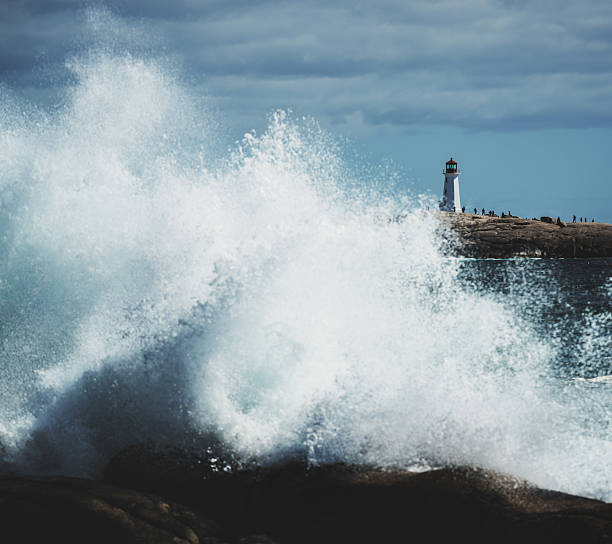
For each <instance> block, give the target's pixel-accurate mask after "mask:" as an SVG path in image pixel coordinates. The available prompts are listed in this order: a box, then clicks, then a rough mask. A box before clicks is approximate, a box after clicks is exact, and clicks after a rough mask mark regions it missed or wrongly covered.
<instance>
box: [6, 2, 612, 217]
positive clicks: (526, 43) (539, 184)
mask: <svg viewBox="0 0 612 544" xmlns="http://www.w3.org/2000/svg"><path fill="white" fill-rule="evenodd" d="M100 8H102V9H103V11H102V12H98V14H99V13H102V14H104V13H107V14H108V17H109V18H110V20H112V21H113V25H112V28H113V29H112V32H113V33H114V34H115V36H113V39H114V40H115V41H116V42H118V43H122V41H123V42H125V46H126V47H136V48H139V47H140V48H143V47H144V48H146V47H149V48H152V49H156V50H159V51H163V54H164V55H165V57H166V58H169V59H173V62H175V63H176V65H177V66H178V67H179V68H178V70H179V72H180V73H181V77H182V78H184V80H185V81H187V82H189V85H191V86H193V87H194V88H196V89H198V90H200V91H201V92H202V93H205V94H206V95H207V96H208V97H210V100H211V101H212V102H214V103H215V104H216V105H217V107H218V108H219V110H220V111H221V112H222V113H223V116H224V118H225V120H226V124H227V126H228V129H227V130H228V133H229V139H231V138H238V137H240V135H241V134H243V133H245V132H247V131H249V130H251V129H256V130H258V131H259V130H261V129H262V128H264V127H265V124H266V119H267V116H268V114H269V113H270V112H272V111H274V110H276V109H278V108H288V109H291V110H292V111H293V112H294V113H296V114H298V115H308V116H312V117H314V118H315V119H317V120H318V121H319V123H320V124H321V125H322V126H323V127H324V128H325V129H327V130H329V131H331V132H332V133H334V134H337V135H338V136H341V137H345V138H348V139H350V141H351V142H352V145H354V147H355V149H357V150H358V151H359V152H360V153H363V154H364V156H367V157H369V158H370V157H371V159H370V160H372V161H374V162H376V161H388V162H391V163H392V164H393V165H394V167H395V168H397V170H398V172H399V173H400V176H401V178H402V179H403V180H404V184H405V187H406V189H407V190H411V191H412V192H416V193H424V192H429V193H432V194H434V195H440V194H441V192H442V186H443V176H442V168H443V165H444V162H445V161H446V160H448V158H449V157H450V156H453V157H454V158H455V159H456V160H457V161H458V162H459V167H460V169H461V170H462V175H461V178H460V180H461V196H462V202H463V203H464V204H465V205H466V206H467V207H468V209H472V208H473V207H477V208H478V209H481V208H482V207H484V208H486V209H487V210H488V209H494V210H495V211H497V212H498V213H500V212H501V211H504V210H505V211H508V210H509V211H511V212H512V213H513V214H514V215H521V216H523V217H540V216H541V215H551V216H561V218H563V219H566V220H567V219H571V218H572V215H573V214H576V215H577V216H579V217H580V216H584V217H588V218H589V219H591V218H595V220H597V221H607V222H612V175H611V173H610V172H611V171H612V169H610V168H608V162H610V161H611V159H612V158H611V157H610V152H611V151H612V2H610V0H582V1H581V2H576V1H575V0H572V1H566V0H538V1H527V0H462V1H458V0H454V1H451V0H414V1H408V0H377V1H370V2H363V1H359V0H351V1H349V0H338V1H333V0H331V1H330V0H328V1H316V0H315V1H305V0H304V1H300V2H298V1H292V0H287V1H272V0H210V1H207V0H203V1H196V0H173V1H172V2H168V1H167V0H133V1H128V0H109V1H107V2H105V3H103V4H102V3H98V2H92V1H89V2H83V1H76V0H74V1H73V0H22V1H17V0H3V1H2V3H1V4H0V92H3V91H6V89H11V92H17V93H23V94H24V95H25V96H27V97H29V99H30V100H32V101H34V102H36V101H40V102H43V103H44V102H45V101H46V100H47V101H48V100H51V98H50V97H52V96H54V93H55V94H56V93H58V92H61V88H62V87H63V86H64V85H68V84H69V81H68V80H67V79H66V80H64V79H62V77H57V76H54V77H49V74H58V73H59V74H61V70H62V67H63V66H64V64H65V61H66V58H67V57H68V56H69V55H71V54H74V52H75V51H78V50H79V49H80V48H83V47H86V45H87V43H88V41H91V40H95V39H99V38H100V36H97V37H96V36H95V34H96V32H102V33H108V32H109V26H108V25H102V26H101V27H100V28H99V29H96V28H95V25H94V27H92V25H91V17H90V15H88V14H91V10H92V9H100ZM104 10H106V11H104ZM139 34H140V38H139V39H134V36H138V35H139ZM143 37H145V38H146V39H143ZM144 43H146V44H147V45H146V46H144V45H143V44H144Z"/></svg>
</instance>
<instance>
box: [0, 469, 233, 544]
mask: <svg viewBox="0 0 612 544" xmlns="http://www.w3.org/2000/svg"><path fill="white" fill-rule="evenodd" d="M0 535H1V536H0V539H1V541H2V542H7V543H8V542H11V543H12V542H15V543H17V542H19V543H30V542H36V543H38V542H45V543H46V542H49V543H58V542H62V543H73V542H74V543H76V542H82V543H85V542H87V543H96V544H97V543H100V544H102V543H104V544H110V543H132V542H151V543H159V544H162V543H176V544H178V543H185V544H186V543H191V544H196V543H201V542H207V543H209V544H216V543H219V544H220V543H221V542H223V539H221V538H219V537H220V535H221V531H220V529H219V527H218V526H217V525H216V524H215V523H214V522H212V521H210V520H209V519H207V518H206V517H205V516H203V515H201V514H196V513H195V512H194V511H193V510H191V509H189V508H186V507H184V506H181V505H178V504H175V503H172V502H167V501H166V500H164V499H162V498H160V497H158V496H154V495H151V494H147V493H142V492H138V491H131V490H127V489H122V488H120V487H116V486H111V485H108V484H104V483H102V482H95V481H92V480H83V479H78V478H63V477H55V478H34V477H15V478H3V479H0Z"/></svg>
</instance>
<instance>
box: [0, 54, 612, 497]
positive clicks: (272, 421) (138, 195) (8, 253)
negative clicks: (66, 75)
mask: <svg viewBox="0 0 612 544" xmlns="http://www.w3.org/2000/svg"><path fill="white" fill-rule="evenodd" d="M69 68H70V69H71V70H72V73H73V77H74V86H73V87H72V88H71V89H70V90H69V91H67V95H66V97H65V104H64V106H63V107H62V108H60V109H59V110H57V111H53V112H43V111H38V110H36V109H35V108H32V107H29V106H27V105H25V104H24V105H23V106H22V105H21V104H20V102H19V100H17V101H16V99H11V100H9V99H3V101H2V104H1V105H0V112H1V115H0V127H1V133H0V144H1V145H0V165H1V166H2V179H1V180H0V197H1V199H2V205H1V206H2V207H1V210H0V220H1V224H2V228H3V234H2V240H1V244H2V246H1V247H2V254H3V260H2V264H1V268H0V294H1V298H0V305H1V306H0V312H1V315H2V324H1V328H0V334H1V335H2V352H1V353H0V357H1V366H0V400H1V407H2V408H1V410H0V434H1V436H0V440H1V441H2V443H3V446H4V455H5V461H6V462H7V463H10V467H11V470H14V469H15V467H17V468H18V470H21V471H24V472H36V471H37V472H47V473H54V472H55V473H57V472H62V473H66V474H80V475H90V476H91V475H96V474H98V473H99V471H100V470H101V468H102V467H103V466H104V464H105V463H106V462H107V461H108V459H109V457H110V456H112V455H113V454H114V453H116V452H117V451H119V450H120V449H121V448H123V447H125V446H128V445H130V444H133V443H136V442H142V441H154V442H156V443H162V444H169V445H176V446H179V447H192V448H196V449H197V448H203V447H205V444H206V439H207V436H209V435H210V433H213V434H215V435H216V436H219V437H221V438H222V440H223V441H224V442H225V443H226V444H227V445H228V447H231V448H233V449H234V450H235V451H237V452H238V453H239V454H240V455H242V456H243V457H244V458H249V459H256V460H258V461H259V462H261V463H266V462H270V461H271V460H274V459H278V458H282V457H284V456H287V455H295V454H296V453H298V454H300V455H305V456H307V457H308V459H309V461H310V462H311V463H326V462H332V461H345V462H350V463H367V464H374V465H378V466H383V467H384V466H399V467H406V468H411V467H412V468H414V467H420V468H422V467H428V466H430V467H431V466H440V465H445V464H455V463H459V464H470V465H478V466H485V467H491V468H495V469H498V470H502V471H506V472H510V473H513V474H516V475H519V476H524V477H527V478H529V479H531V480H532V481H534V482H535V483H539V484H541V485H545V486H548V487H552V488H556V489H562V490H565V491H570V492H575V493H581V494H586V495H592V496H599V497H605V498H610V489H612V485H611V482H612V467H611V463H610V459H612V442H611V441H610V413H611V409H610V403H609V401H610V394H611V392H610V389H605V388H604V387H599V388H598V389H597V390H596V391H590V390H588V389H587V388H585V387H584V384H582V385H580V384H577V383H576V382H572V381H568V380H565V379H562V378H559V377H558V376H557V375H555V373H554V372H553V371H552V370H551V369H552V368H554V364H555V361H556V359H557V357H558V356H559V343H558V342H557V341H553V340H554V339H553V340H551V338H549V337H548V336H546V335H543V334H541V332H540V331H539V330H538V328H537V327H536V326H535V324H534V322H533V320H532V319H531V316H530V315H529V314H524V313H522V312H520V311H518V310H519V308H520V306H521V304H518V303H517V302H516V301H517V300H518V299H519V298H520V295H519V294H517V293H508V294H507V295H505V296H494V295H493V294H492V293H490V292H489V291H486V290H484V289H480V288H479V287H478V282H477V281H476V282H467V281H465V280H464V279H462V277H461V274H460V270H461V266H462V263H461V261H459V260H457V259H454V258H452V257H450V256H449V252H448V251H447V249H448V248H447V247H446V246H445V242H444V241H443V240H445V237H443V236H441V235H440V229H441V226H440V224H439V222H438V221H437V219H436V216H435V215H434V214H432V213H430V212H428V211H427V210H425V209H422V208H421V207H419V206H418V205H417V203H416V202H414V201H411V200H409V199H408V198H406V197H399V196H397V195H394V194H393V193H392V192H388V191H387V192H385V191H380V190H373V189H372V186H373V185H376V184H369V183H367V181H368V180H362V179H359V177H358V175H357V174H356V173H355V172H356V171H357V170H358V169H356V168H353V166H352V165H351V164H347V163H346V162H344V161H343V160H342V158H341V150H340V148H339V147H338V145H337V143H336V142H335V140H334V139H333V138H332V137H330V136H329V135H328V134H326V133H325V132H324V131H322V130H321V129H320V128H318V126H317V125H316V123H314V122H313V121H311V120H307V119H301V118H296V117H293V116H292V115H290V114H288V113H286V112H275V113H273V114H272V115H271V116H270V121H269V126H268V128H267V130H266V131H265V132H264V133H263V134H261V135H257V134H255V133H249V134H248V135H246V136H245V138H244V140H243V141H242V142H241V143H240V144H238V145H237V146H236V147H235V148H234V149H232V150H231V151H230V152H229V153H228V155H227V156H226V157H221V158H219V157H216V156H214V155H213V154H212V153H211V151H210V148H211V146H210V145H209V140H211V139H214V138H215V133H214V132H215V127H216V124H215V123H214V122H212V121H211V122H210V123H208V121H207V119H208V118H207V115H209V113H208V112H207V111H206V108H205V107H202V106H201V103H200V102H199V101H198V99H197V98H196V97H194V95H193V94H192V92H191V91H190V90H189V88H188V87H186V86H185V85H183V84H182V83H181V82H180V80H179V79H177V77H176V76H174V75H172V74H171V73H169V72H167V71H166V70H165V68H164V64H163V63H161V64H160V63H158V62H156V61H155V60H152V59H149V58H144V57H135V56H133V55H130V54H127V53H125V54H122V53H118V52H116V51H114V52H112V53H109V52H108V51H92V52H88V53H87V54H86V55H83V56H82V57H79V58H75V59H72V60H71V61H70V63H69ZM23 112H29V113H23ZM377 181H378V185H379V186H380V182H381V180H377ZM382 181H384V180H382ZM516 282H518V283H517V285H519V286H518V287H517V291H519V292H521V293H525V292H526V291H527V290H528V285H526V284H525V283H524V282H523V283H521V281H520V280H519V279H517V280H516ZM553 290H554V286H550V292H552V291H553ZM596 322H597V323H599V324H601V323H604V325H605V320H604V321H602V319H601V318H599V319H598V320H596ZM594 323H595V321H594ZM587 326H588V321H587ZM606 334H607V332H606V329H605V327H604V330H603V331H602V330H601V327H600V329H597V328H596V327H594V328H593V329H591V330H590V331H588V333H585V335H584V336H583V337H584V338H585V339H586V338H589V340H588V342H587V341H586V340H585V341H584V342H583V343H582V344H581V348H580V349H581V350H583V351H584V355H583V356H584V357H585V358H588V357H589V352H588V350H589V347H588V346H589V345H595V344H596V343H597V338H602V337H603V338H605V335H606ZM602 335H603V336H602ZM599 342H600V343H601V342H605V341H604V340H600V341H599ZM590 385H592V384H590Z"/></svg>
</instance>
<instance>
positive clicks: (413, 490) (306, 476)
mask: <svg viewBox="0 0 612 544" xmlns="http://www.w3.org/2000/svg"><path fill="white" fill-rule="evenodd" d="M184 460H185V457H184V456H181V455H179V454H177V452H170V453H167V454H163V453H159V452H152V451H150V450H146V449H142V448H133V449H131V450H127V451H125V452H123V453H122V454H121V455H119V456H117V457H116V458H115V459H114V460H113V461H112V462H111V463H110V465H109V466H108V469H107V472H106V480H107V481H108V482H112V483H115V484H117V485H123V486H128V487H133V488H136V489H142V490H146V491H149V492H155V493H158V494H160V495H162V496H167V497H170V498H172V499H173V500H176V501H177V502H182V503H185V504H188V505H190V507H192V508H194V509H196V510H198V511H200V512H203V513H205V514H206V516H208V517H210V518H212V519H214V520H215V521H216V522H217V523H219V525H220V526H222V527H224V528H225V530H226V531H227V534H228V538H233V539H236V540H237V541H239V539H240V538H241V535H248V534H256V533H257V534H265V535H268V537H270V538H271V539H273V540H274V541H276V542H279V543H300V544H301V543H314V542H320V543H339V542H353V543H354V542H358V543H361V542H363V543H366V542H368V543H373V542H376V543H378V542H415V541H416V542H478V543H479V542H483V543H484V542H487V543H491V542H496V543H499V542H502V543H504V542H522V543H524V542H534V543H535V542H538V543H542V542H581V543H595V542H598V543H602V542H612V504H606V503H602V502H600V501H596V500H591V499H586V498H581V497H576V496H572V495H567V494H564V493H557V492H553V491H546V490H542V489H538V488H535V487H532V486H530V485H528V484H527V483H526V482H524V481H520V480H517V479H514V478H511V477H508V476H504V475H501V474H498V473H495V472H492V471H486V470H480V469H472V468H466V467H460V468H448V469H442V470H435V471H429V472H424V473H410V472H406V471H380V470H374V469H365V468H356V467H349V466H345V465H331V466H322V467H315V468H308V467H307V466H306V465H305V464H304V463H301V462H293V463H288V464H285V465H283V466H276V467H270V468H250V469H249V468H246V469H242V470H238V471H235V472H223V471H222V470H221V471H219V470H218V469H217V468H215V470H212V471H211V470H210V469H209V468H208V467H207V466H206V464H205V463H197V462H196V463H191V465H190V466H189V465H188V464H186V463H185V461H184Z"/></svg>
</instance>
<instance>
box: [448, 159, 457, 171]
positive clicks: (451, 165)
mask: <svg viewBox="0 0 612 544" xmlns="http://www.w3.org/2000/svg"><path fill="white" fill-rule="evenodd" d="M456 172H457V163H456V162H455V161H454V160H453V158H452V157H451V158H450V161H447V163H446V173H447V174H454V173H456Z"/></svg>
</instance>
